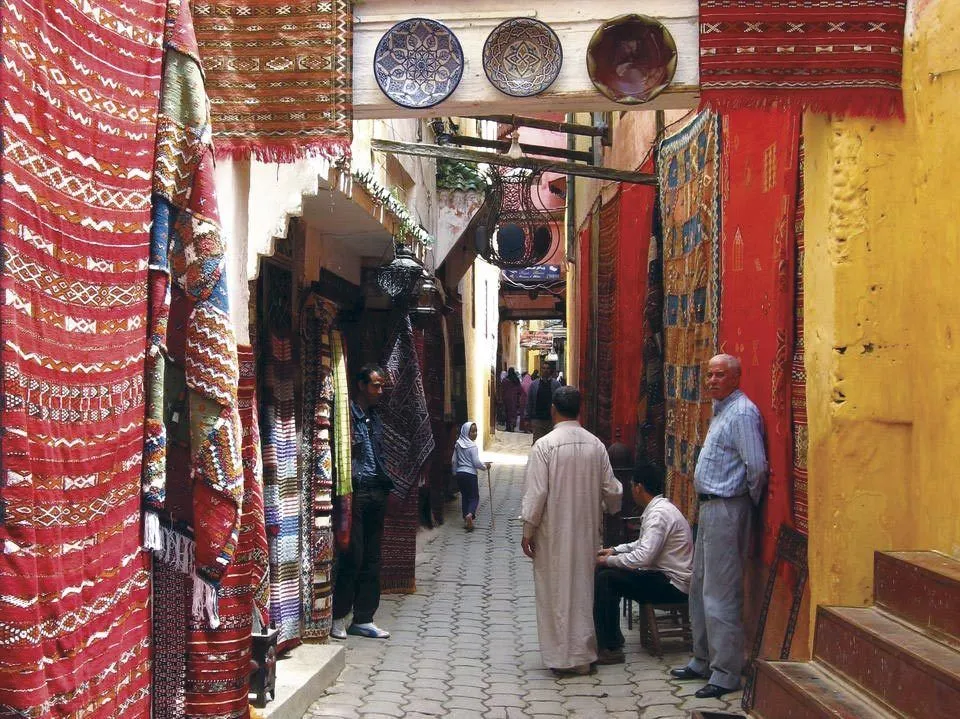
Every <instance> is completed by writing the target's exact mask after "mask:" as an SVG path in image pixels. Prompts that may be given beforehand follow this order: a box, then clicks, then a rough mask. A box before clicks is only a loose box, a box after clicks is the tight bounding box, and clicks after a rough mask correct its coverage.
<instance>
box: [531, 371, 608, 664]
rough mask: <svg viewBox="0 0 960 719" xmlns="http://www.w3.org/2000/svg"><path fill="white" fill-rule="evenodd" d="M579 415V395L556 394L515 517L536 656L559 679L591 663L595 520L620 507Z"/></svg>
mask: <svg viewBox="0 0 960 719" xmlns="http://www.w3.org/2000/svg"><path fill="white" fill-rule="evenodd" d="M579 414H580V392H579V391H578V390H577V389H576V388H575V387H560V388H558V389H557V390H556V391H555V392H554V393H553V403H552V406H551V415H552V419H553V423H554V429H553V431H552V432H550V433H549V434H547V435H546V436H545V437H543V438H541V439H539V440H537V442H536V443H535V444H534V445H533V448H532V449H531V451H530V458H529V460H528V463H527V477H526V481H527V490H526V493H525V494H524V496H523V505H522V510H521V514H520V516H521V518H522V519H523V541H522V542H521V546H522V548H523V552H524V554H526V555H527V556H528V557H530V558H531V559H532V560H533V578H534V589H535V591H536V597H537V631H538V634H539V636H540V653H541V655H542V656H543V661H544V663H545V664H546V665H547V666H548V667H550V668H551V669H553V670H554V672H556V673H558V674H587V673H589V671H590V665H591V664H592V663H593V662H595V661H596V660H597V637H596V634H595V633H594V625H593V584H594V583H593V575H594V564H595V561H596V554H597V550H599V549H600V547H601V537H600V513H601V511H602V510H603V509H605V510H606V511H607V512H608V513H610V514H614V513H616V512H618V511H619V510H620V502H621V500H622V499H623V486H622V485H621V484H620V482H619V481H617V479H616V477H614V476H613V468H612V467H611V466H610V459H609V457H608V456H607V450H606V447H604V446H603V442H601V441H600V440H599V439H597V438H596V437H594V436H593V435H592V434H590V433H589V432H588V431H587V430H585V429H584V428H583V427H581V426H580V423H579V422H577V416H578V415H579Z"/></svg>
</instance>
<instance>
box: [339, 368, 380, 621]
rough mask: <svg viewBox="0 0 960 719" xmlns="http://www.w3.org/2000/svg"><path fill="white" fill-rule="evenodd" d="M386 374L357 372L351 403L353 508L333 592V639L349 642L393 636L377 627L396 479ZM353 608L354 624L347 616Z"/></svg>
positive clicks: (378, 370) (367, 369) (361, 370)
mask: <svg viewBox="0 0 960 719" xmlns="http://www.w3.org/2000/svg"><path fill="white" fill-rule="evenodd" d="M384 377H386V373H385V372H384V371H383V369H381V368H380V367H378V366H376V365H364V366H363V367H361V368H360V371H359V372H358V373H357V376H356V380H357V391H356V394H355V396H354V399H353V400H351V402H350V421H351V431H352V443H351V444H352V450H353V452H352V462H351V465H352V466H351V471H352V475H353V477H352V478H353V507H352V513H351V525H350V546H349V547H348V548H347V550H346V551H343V552H340V556H339V557H338V563H337V577H336V584H335V585H334V588H333V627H332V628H331V630H330V636H331V637H333V638H334V639H346V638H347V634H355V635H357V636H361V637H370V638H372V639H386V638H387V637H389V636H390V632H388V631H386V630H385V629H381V628H380V627H378V626H377V625H376V624H374V623H373V615H374V614H375V613H376V611H377V608H378V607H379V606H380V547H381V544H382V540H383V521H384V518H385V516H386V513H387V499H388V497H389V495H390V490H391V489H392V488H393V480H392V479H391V478H390V475H389V473H388V472H387V471H386V469H385V468H384V466H383V463H382V462H381V459H380V457H381V454H382V447H383V444H382V443H383V422H382V421H381V419H380V415H379V414H378V413H377V404H379V402H380V397H381V395H382V394H383V383H384ZM351 609H352V610H353V623H352V624H351V625H350V626H349V627H347V626H346V618H347V615H348V614H349V613H350V611H351Z"/></svg>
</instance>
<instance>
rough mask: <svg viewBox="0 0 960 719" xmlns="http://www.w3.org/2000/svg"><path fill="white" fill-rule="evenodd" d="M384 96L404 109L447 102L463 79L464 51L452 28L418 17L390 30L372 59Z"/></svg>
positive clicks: (381, 40) (400, 23)
mask: <svg viewBox="0 0 960 719" xmlns="http://www.w3.org/2000/svg"><path fill="white" fill-rule="evenodd" d="M373 72H374V75H375V76H376V78H377V84H378V85H379V86H380V89H381V90H383V94H385V95H386V96H387V97H389V98H390V99H391V100H393V102H395V103H397V104H398V105H400V106H402V107H409V108H413V109H417V108H423V107H433V106H434V105H436V104H438V103H441V102H443V101H444V100H446V99H447V98H448V97H449V96H450V95H451V94H452V93H453V91H454V90H456V89H457V85H459V84H460V78H461V77H463V49H462V48H461V47H460V41H459V40H457V36H456V35H454V34H453V32H452V31H451V30H450V28H448V27H446V26H445V25H441V24H440V23H438V22H436V21H435V20H427V19H425V18H420V17H415V18H411V19H409V20H404V21H402V22H398V23H397V24H396V25H394V26H393V27H392V28H390V29H389V30H387V32H386V33H385V34H384V36H383V37H382V38H380V42H379V43H377V51H376V52H375V53H374V55H373Z"/></svg>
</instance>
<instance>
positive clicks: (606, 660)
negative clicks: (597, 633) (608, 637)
mask: <svg viewBox="0 0 960 719" xmlns="http://www.w3.org/2000/svg"><path fill="white" fill-rule="evenodd" d="M625 661H626V657H624V656H623V650H622V649H601V650H599V651H598V652H597V661H596V664H600V665H608V664H623V663H624V662H625Z"/></svg>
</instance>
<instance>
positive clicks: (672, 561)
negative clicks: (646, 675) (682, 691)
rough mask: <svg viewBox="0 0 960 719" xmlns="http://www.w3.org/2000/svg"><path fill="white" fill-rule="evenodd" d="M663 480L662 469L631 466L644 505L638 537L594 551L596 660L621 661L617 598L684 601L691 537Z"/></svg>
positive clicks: (637, 497)
mask: <svg viewBox="0 0 960 719" xmlns="http://www.w3.org/2000/svg"><path fill="white" fill-rule="evenodd" d="M663 479H664V473H663V470H662V469H661V468H659V467H657V466H655V465H653V464H641V465H638V466H637V468H636V469H634V472H633V482H632V491H633V499H634V501H635V502H636V503H637V506H638V507H640V508H641V509H643V515H642V517H641V522H640V536H639V538H638V539H637V540H636V541H635V542H631V543H629V544H621V545H619V546H616V547H609V548H607V549H601V550H600V551H599V552H598V553H597V570H596V574H595V578H594V600H593V621H594V625H595V626H596V631H597V648H598V650H599V651H598V659H597V664H621V663H622V662H623V642H624V640H623V634H622V633H621V632H620V598H621V597H627V598H629V599H633V600H634V601H637V602H641V603H647V602H649V603H653V604H682V603H685V602H686V601H687V593H688V592H689V591H690V577H691V574H692V572H693V536H692V534H691V532H690V525H689V524H687V520H686V519H684V516H683V515H682V514H681V513H680V510H679V509H677V508H676V507H675V506H673V504H672V503H671V502H670V500H669V499H667V498H666V497H664V496H663Z"/></svg>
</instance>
